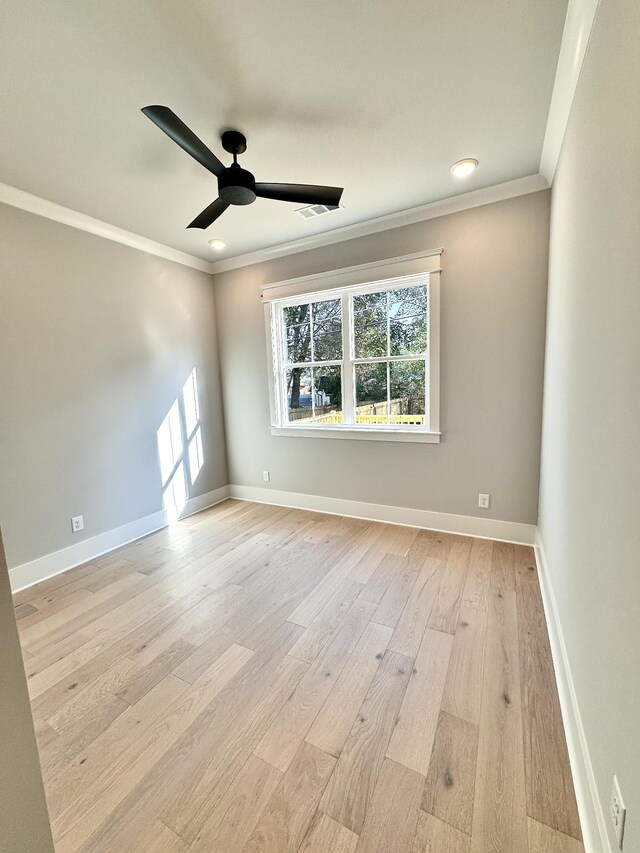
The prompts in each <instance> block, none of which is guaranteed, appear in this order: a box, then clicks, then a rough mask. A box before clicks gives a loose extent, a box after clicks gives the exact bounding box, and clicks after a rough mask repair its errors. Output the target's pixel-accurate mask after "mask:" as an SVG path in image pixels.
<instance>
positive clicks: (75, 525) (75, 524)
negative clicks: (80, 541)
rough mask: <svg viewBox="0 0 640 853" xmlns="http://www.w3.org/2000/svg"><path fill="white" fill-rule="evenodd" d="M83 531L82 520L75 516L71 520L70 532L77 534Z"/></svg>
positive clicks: (79, 516)
mask: <svg viewBox="0 0 640 853" xmlns="http://www.w3.org/2000/svg"><path fill="white" fill-rule="evenodd" d="M81 530H84V518H83V517H82V516H81V515H76V516H75V517H74V518H72V519H71V532H72V533H79V532H80V531H81Z"/></svg>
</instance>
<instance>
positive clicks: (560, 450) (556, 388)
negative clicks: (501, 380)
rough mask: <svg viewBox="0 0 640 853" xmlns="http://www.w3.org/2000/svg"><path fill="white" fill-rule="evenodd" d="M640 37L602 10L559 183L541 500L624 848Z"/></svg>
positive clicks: (637, 743)
mask: <svg viewBox="0 0 640 853" xmlns="http://www.w3.org/2000/svg"><path fill="white" fill-rule="evenodd" d="M639 36H640V5H639V4H638V2H637V0H618V2H614V0H601V2H600V6H599V10H598V13H597V17H596V21H595V27H594V31H593V34H592V37H591V42H590V44H589V48H588V51H587V55H586V58H585V64H584V66H583V70H582V75H581V77H580V82H579V85H578V90H577V93H576V97H575V101H574V105H573V110H572V113H571V117H570V122H569V127H568V131H567V135H566V137H565V141H564V147H563V149H562V153H561V158H560V162H559V167H558V172H557V176H556V179H555V182H554V186H553V201H552V216H551V255H550V270H549V273H550V278H549V313H548V321H547V328H548V343H547V353H546V375H545V394H544V430H543V451H542V477H541V502H540V524H541V532H542V539H543V543H544V548H545V551H546V557H547V562H548V565H549V570H550V573H551V580H552V585H553V588H554V590H555V595H556V598H557V603H558V609H559V614H560V620H561V624H562V628H563V632H564V637H565V641H566V646H567V653H568V657H569V660H570V665H571V670H572V674H573V678H574V682H575V689H576V693H577V698H578V703H579V707H580V711H581V715H582V721H583V724H584V728H585V732H586V737H587V741H588V744H589V749H590V753H591V759H592V762H593V767H594V772H595V777H596V782H597V785H598V789H599V793H600V798H601V802H602V804H603V808H604V813H605V820H606V822H607V825H609V815H608V805H609V792H610V786H611V779H612V776H613V774H614V773H617V775H618V779H619V781H620V785H621V789H622V796H623V798H624V799H625V800H626V806H627V809H628V826H627V835H626V840H625V845H624V850H625V851H627V850H628V851H630V853H631V851H637V850H640V692H639V684H640V663H639V660H640V620H639V618H638V607H639V605H640V50H639V49H638V45H639ZM612 849H614V850H615V849H617V847H616V846H615V844H614V843H613V837H612Z"/></svg>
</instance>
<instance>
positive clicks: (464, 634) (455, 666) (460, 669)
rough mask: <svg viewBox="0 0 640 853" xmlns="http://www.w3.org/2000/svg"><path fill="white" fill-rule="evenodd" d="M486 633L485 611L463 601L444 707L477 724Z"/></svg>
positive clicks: (445, 691) (452, 652) (444, 696)
mask: <svg viewBox="0 0 640 853" xmlns="http://www.w3.org/2000/svg"><path fill="white" fill-rule="evenodd" d="M486 633H487V615H486V613H485V611H484V610H482V609H480V608H476V607H473V606H472V605H470V604H467V603H465V602H463V603H462V605H461V606H460V613H459V616H458V624H457V625H456V633H455V637H454V640H453V647H452V649H451V659H450V661H449V670H448V672H447V680H446V682H445V685H444V694H443V696H442V709H443V710H444V711H448V712H449V713H450V714H454V715H455V716H457V717H462V719H463V720H468V721H469V722H470V723H476V724H478V723H479V722H480V703H481V699H482V676H483V670H484V647H485V640H486Z"/></svg>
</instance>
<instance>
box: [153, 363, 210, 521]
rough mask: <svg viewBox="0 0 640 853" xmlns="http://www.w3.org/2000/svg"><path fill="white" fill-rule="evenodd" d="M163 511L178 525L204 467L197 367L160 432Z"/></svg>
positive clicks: (159, 456) (159, 455)
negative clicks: (191, 488)
mask: <svg viewBox="0 0 640 853" xmlns="http://www.w3.org/2000/svg"><path fill="white" fill-rule="evenodd" d="M157 440H158V458H159V463H160V478H161V480H162V494H163V501H164V508H165V510H166V512H167V517H168V520H169V522H170V523H171V522H173V521H177V519H178V518H179V517H180V514H181V513H182V510H183V509H184V506H185V503H186V502H187V498H188V497H189V494H190V487H191V486H193V484H194V483H195V481H196V479H197V477H198V474H199V473H200V471H201V470H202V466H203V465H204V447H203V441H202V423H201V418H200V402H199V399H198V377H197V372H196V368H195V367H194V368H193V370H192V371H191V373H190V374H189V377H188V379H187V381H186V382H185V383H184V385H183V387H182V394H181V395H180V396H179V397H177V398H176V399H175V400H174V401H173V403H172V404H171V408H170V409H169V411H168V413H167V415H166V417H165V419H164V420H163V421H162V423H161V424H160V428H159V429H158V432H157Z"/></svg>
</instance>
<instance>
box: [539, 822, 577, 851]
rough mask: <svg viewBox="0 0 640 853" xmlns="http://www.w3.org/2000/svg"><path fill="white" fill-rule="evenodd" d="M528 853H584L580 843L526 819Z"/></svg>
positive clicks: (548, 827)
mask: <svg viewBox="0 0 640 853" xmlns="http://www.w3.org/2000/svg"><path fill="white" fill-rule="evenodd" d="M528 827H529V853H584V847H583V845H582V842H581V841H578V840H577V839H576V838H572V837H571V836H570V835H565V834H564V833H562V832H558V830H557V829H552V828H551V827H550V826H545V825H544V824H543V823H539V821H537V820H534V819H533V818H531V817H530V818H529V819H528Z"/></svg>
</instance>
